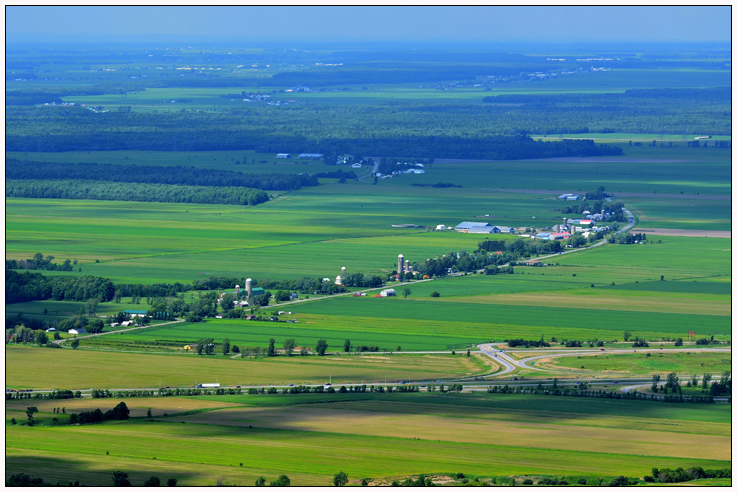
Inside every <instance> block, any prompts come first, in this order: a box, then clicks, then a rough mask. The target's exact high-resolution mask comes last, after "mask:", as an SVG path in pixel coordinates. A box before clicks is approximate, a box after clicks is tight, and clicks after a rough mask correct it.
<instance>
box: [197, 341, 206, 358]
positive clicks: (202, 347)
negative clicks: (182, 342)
mask: <svg viewBox="0 0 737 492" xmlns="http://www.w3.org/2000/svg"><path fill="white" fill-rule="evenodd" d="M204 351H205V339H204V338H200V339H199V340H197V355H202V352H204Z"/></svg>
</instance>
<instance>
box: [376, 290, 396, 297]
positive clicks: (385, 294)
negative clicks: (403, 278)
mask: <svg viewBox="0 0 737 492" xmlns="http://www.w3.org/2000/svg"><path fill="white" fill-rule="evenodd" d="M379 295H380V296H381V297H391V296H396V295H397V291H396V290H394V289H384V290H382V291H381V293H380V294H379Z"/></svg>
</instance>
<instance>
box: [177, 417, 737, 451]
mask: <svg viewBox="0 0 737 492" xmlns="http://www.w3.org/2000/svg"><path fill="white" fill-rule="evenodd" d="M311 407H312V406H310V408H295V407H288V408H282V409H263V408H237V409H224V410H213V411H211V412H207V413H200V414H196V415H187V416H183V417H176V419H183V420H184V421H185V422H188V423H197V424H208V423H211V422H217V423H218V425H228V426H249V425H253V426H256V427H259V428H263V427H266V428H276V429H284V430H289V431H311V432H324V433H335V434H360V435H371V436H383V437H401V438H409V439H411V438H415V437H420V438H422V439H427V440H438V441H446V442H449V441H451V442H466V443H477V444H485V443H492V442H493V443H494V444H498V445H508V446H523V447H525V448H544V449H560V450H565V449H576V450H578V451H590V452H597V451H599V450H600V449H601V442H616V443H617V444H616V447H617V448H618V449H622V450H623V449H627V454H638V455H643V456H644V455H650V454H657V455H658V456H670V457H680V458H697V457H698V458H707V459H718V460H728V459H729V457H730V456H731V450H730V443H731V431H730V430H729V429H728V428H727V429H725V427H728V426H725V425H721V429H719V431H718V432H719V433H720V435H719V436H715V435H708V443H705V438H706V435H704V434H682V433H678V432H673V431H670V432H667V431H665V432H664V431H663V429H664V428H663V427H659V426H653V427H654V428H657V429H658V430H652V428H651V429H643V428H639V429H631V430H629V429H626V428H622V427H619V428H607V427H600V426H596V425H595V422H596V421H595V419H594V417H593V416H591V417H590V418H591V419H592V420H594V421H593V422H592V423H593V424H594V426H593V427H592V426H588V425H587V424H586V422H588V421H589V420H585V421H584V422H582V421H581V420H582V419H581V417H580V416H578V420H577V421H576V422H575V423H574V422H571V421H570V420H569V419H567V418H566V417H567V416H558V415H557V416H555V417H554V416H552V415H551V416H548V418H549V420H548V422H529V421H526V422H522V421H519V420H517V419H509V420H507V419H505V418H496V419H489V418H488V417H485V418H473V417H470V416H467V415H463V416H460V417H459V416H458V415H456V413H460V412H458V410H457V409H454V414H453V415H452V416H450V418H452V419H453V420H452V422H453V423H452V425H448V424H449V422H448V416H428V415H424V414H423V415H417V414H412V415H408V414H406V413H402V414H399V413H395V412H391V411H389V412H386V411H378V410H376V409H374V410H370V411H363V410H361V409H360V408H361V407H362V405H360V404H359V405H344V404H332V405H330V406H324V405H322V406H321V408H311ZM335 407H340V408H339V409H338V408H335ZM347 408H350V410H347ZM507 418H508V416H507ZM557 419H560V420H557ZM551 421H552V422H555V423H551ZM560 421H562V422H565V425H560V424H559V422H560ZM398 422H401V425H400V426H399V427H397V425H398ZM670 425H678V424H675V423H673V422H670ZM681 425H682V424H681ZM713 427H720V426H713ZM705 434H707V433H705ZM581 435H585V436H586V439H581V438H580V437H579V436H581Z"/></svg>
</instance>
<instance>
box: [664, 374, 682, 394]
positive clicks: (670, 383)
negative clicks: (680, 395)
mask: <svg viewBox="0 0 737 492" xmlns="http://www.w3.org/2000/svg"><path fill="white" fill-rule="evenodd" d="M665 385H666V386H667V387H668V388H670V389H672V390H676V389H677V388H678V386H680V385H679V382H678V376H677V375H676V373H675V372H671V373H669V374H668V375H667V376H666V384H665Z"/></svg>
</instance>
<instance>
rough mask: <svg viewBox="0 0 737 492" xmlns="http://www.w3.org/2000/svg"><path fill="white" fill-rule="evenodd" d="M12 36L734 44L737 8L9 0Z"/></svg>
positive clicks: (44, 38) (8, 22) (8, 24)
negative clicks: (41, 2) (21, 0)
mask: <svg viewBox="0 0 737 492" xmlns="http://www.w3.org/2000/svg"><path fill="white" fill-rule="evenodd" d="M6 32H7V35H8V38H7V39H8V41H11V42H12V41H15V40H20V41H28V40H32V39H38V40H42V41H47V40H51V39H59V40H65V39H69V40H81V39H88V40H90V39H94V38H97V37H103V38H104V37H106V36H112V37H117V36H124V37H131V36H135V37H140V38H141V39H142V40H144V39H145V38H147V37H149V36H161V35H164V36H176V37H181V38H186V37H189V36H192V37H202V36H217V37H243V38H260V39H264V40H277V39H281V40H311V41H337V40H340V41H362V40H374V41H389V40H428V41H451V40H459V41H529V42H540V41H542V42H562V43H565V42H579V41H619V42H623V41H631V42H637V41H647V42H670V41H680V42H726V43H729V42H730V40H731V7H728V6H722V7H680V6H675V7H660V6H658V7H618V6H615V7H552V6H544V7H540V6H538V7H525V6H517V7H497V6H489V7H481V6H472V7H432V6H431V7H387V6H378V7H302V6H299V7H297V6H291V7H227V6H226V7H186V6H185V7H145V6H139V7H135V6H134V7H56V6H32V7H20V6H6Z"/></svg>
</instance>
